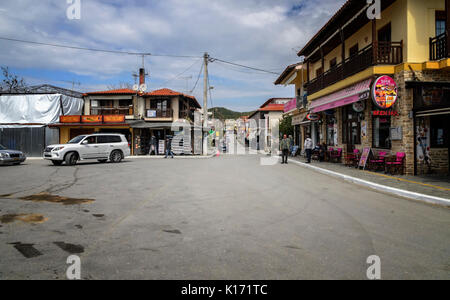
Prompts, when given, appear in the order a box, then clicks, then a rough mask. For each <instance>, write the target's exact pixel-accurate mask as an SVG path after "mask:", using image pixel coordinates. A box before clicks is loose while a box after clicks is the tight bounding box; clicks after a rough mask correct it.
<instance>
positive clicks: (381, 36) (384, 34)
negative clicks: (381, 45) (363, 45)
mask: <svg viewBox="0 0 450 300" xmlns="http://www.w3.org/2000/svg"><path fill="white" fill-rule="evenodd" d="M378 41H380V42H391V41H392V29H391V23H389V24H387V25H386V26H384V27H383V28H381V29H380V30H378Z"/></svg>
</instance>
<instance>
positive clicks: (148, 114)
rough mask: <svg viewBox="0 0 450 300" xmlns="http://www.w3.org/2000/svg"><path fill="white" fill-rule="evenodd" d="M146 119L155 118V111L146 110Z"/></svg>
mask: <svg viewBox="0 0 450 300" xmlns="http://www.w3.org/2000/svg"><path fill="white" fill-rule="evenodd" d="M147 118H156V110H150V109H149V110H147Z"/></svg>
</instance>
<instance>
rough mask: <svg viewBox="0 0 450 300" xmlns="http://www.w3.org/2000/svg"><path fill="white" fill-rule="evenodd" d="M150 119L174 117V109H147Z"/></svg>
mask: <svg viewBox="0 0 450 300" xmlns="http://www.w3.org/2000/svg"><path fill="white" fill-rule="evenodd" d="M149 112H154V114H153V115H151V114H148V113H149ZM147 118H148V119H172V118H173V110H172V109H171V108H166V109H148V110H147Z"/></svg>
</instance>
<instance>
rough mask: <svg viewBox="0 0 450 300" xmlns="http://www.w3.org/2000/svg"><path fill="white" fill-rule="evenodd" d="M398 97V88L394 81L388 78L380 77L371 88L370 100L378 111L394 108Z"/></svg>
mask: <svg viewBox="0 0 450 300" xmlns="http://www.w3.org/2000/svg"><path fill="white" fill-rule="evenodd" d="M397 97H398V88H397V84H396V83H395V81H394V79H392V78H391V77H389V76H381V77H379V78H378V79H377V80H375V83H374V84H373V87H372V98H373V102H374V103H375V105H376V106H377V107H378V108H380V109H389V108H391V107H393V106H394V104H395V102H396V101H397Z"/></svg>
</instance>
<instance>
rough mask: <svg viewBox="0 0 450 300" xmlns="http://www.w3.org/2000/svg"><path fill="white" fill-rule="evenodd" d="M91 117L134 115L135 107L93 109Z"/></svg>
mask: <svg viewBox="0 0 450 300" xmlns="http://www.w3.org/2000/svg"><path fill="white" fill-rule="evenodd" d="M91 115H101V116H103V115H126V116H131V115H133V107H128V106H125V107H92V108H91Z"/></svg>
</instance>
